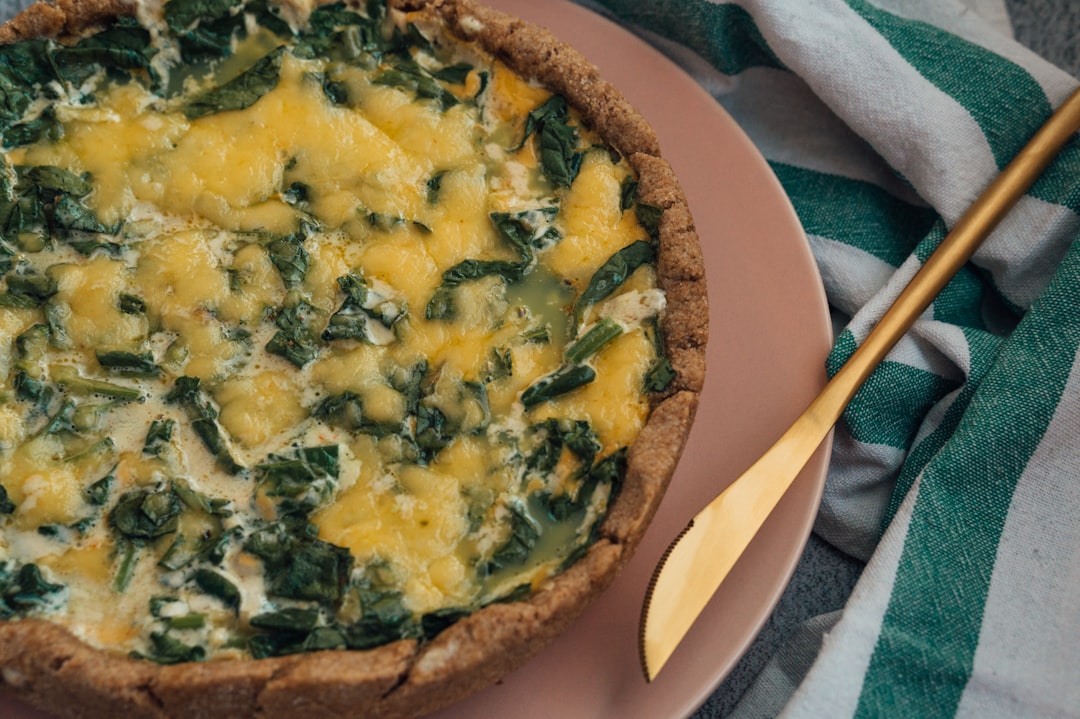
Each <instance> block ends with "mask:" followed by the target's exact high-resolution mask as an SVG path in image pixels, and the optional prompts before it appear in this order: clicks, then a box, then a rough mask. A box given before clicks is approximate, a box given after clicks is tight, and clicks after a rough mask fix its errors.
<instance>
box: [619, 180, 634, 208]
mask: <svg viewBox="0 0 1080 719" xmlns="http://www.w3.org/2000/svg"><path fill="white" fill-rule="evenodd" d="M637 188H638V181H637V180H636V179H634V177H633V176H632V175H627V176H626V177H625V178H623V181H622V186H621V188H620V190H619V209H620V210H622V211H623V212H626V211H627V210H629V209H630V208H631V207H633V206H634V201H635V200H636V199H637Z"/></svg>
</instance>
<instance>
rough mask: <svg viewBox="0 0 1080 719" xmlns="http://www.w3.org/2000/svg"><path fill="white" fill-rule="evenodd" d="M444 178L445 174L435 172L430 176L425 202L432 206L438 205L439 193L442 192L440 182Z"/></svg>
mask: <svg viewBox="0 0 1080 719" xmlns="http://www.w3.org/2000/svg"><path fill="white" fill-rule="evenodd" d="M444 177H446V172H436V173H435V174H434V175H432V176H431V179H429V180H428V181H427V201H428V202H429V203H430V204H432V205H435V204H438V202H439V193H440V192H441V191H442V181H443V178H444Z"/></svg>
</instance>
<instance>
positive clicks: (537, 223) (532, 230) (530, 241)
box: [489, 207, 562, 260]
mask: <svg viewBox="0 0 1080 719" xmlns="http://www.w3.org/2000/svg"><path fill="white" fill-rule="evenodd" d="M558 212H559V208H558V207H543V208H540V209H535V210H525V211H524V212H492V213H491V214H490V215H489V217H490V219H491V222H492V224H493V225H495V229H496V230H498V232H499V235H500V236H502V237H503V239H505V240H507V241H508V242H509V243H510V244H511V245H512V246H513V247H514V249H515V250H517V251H518V253H520V254H521V256H522V258H523V259H525V260H531V259H532V256H533V251H534V250H538V249H544V248H546V247H551V246H552V245H554V244H556V243H557V242H558V241H559V240H561V239H562V235H561V234H559V231H558V230H556V229H555V228H554V227H553V226H552V224H551V223H552V221H553V220H554V219H555V215H557V214H558Z"/></svg>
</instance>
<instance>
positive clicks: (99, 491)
mask: <svg viewBox="0 0 1080 719" xmlns="http://www.w3.org/2000/svg"><path fill="white" fill-rule="evenodd" d="M115 469H116V468H115V467H113V469H110V470H109V473H108V474H106V475H105V476H104V477H102V478H101V479H99V480H97V481H96V482H94V483H93V484H91V485H90V486H89V487H87V488H86V489H85V490H83V495H84V496H85V497H86V501H87V502H89V503H90V504H93V505H94V506H96V507H102V506H104V505H105V504H106V503H107V502H108V501H109V492H111V491H112V485H113V482H115V481H116V476H115V475H114V474H113V470H115Z"/></svg>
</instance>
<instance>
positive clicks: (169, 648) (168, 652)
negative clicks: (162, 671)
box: [132, 632, 206, 664]
mask: <svg viewBox="0 0 1080 719" xmlns="http://www.w3.org/2000/svg"><path fill="white" fill-rule="evenodd" d="M150 643H151V652H150V654H149V655H148V656H147V657H146V659H149V660H151V661H154V662H157V663H158V664H180V663H182V662H198V661H202V660H203V659H205V658H206V650H205V649H204V648H202V647H201V646H199V645H197V644H196V645H192V644H186V643H184V642H182V641H180V640H179V639H177V638H176V637H173V636H170V635H169V633H168V632H151V633H150ZM132 655H133V656H134V657H135V658H142V657H141V655H140V654H139V653H138V652H133V653H132Z"/></svg>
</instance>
